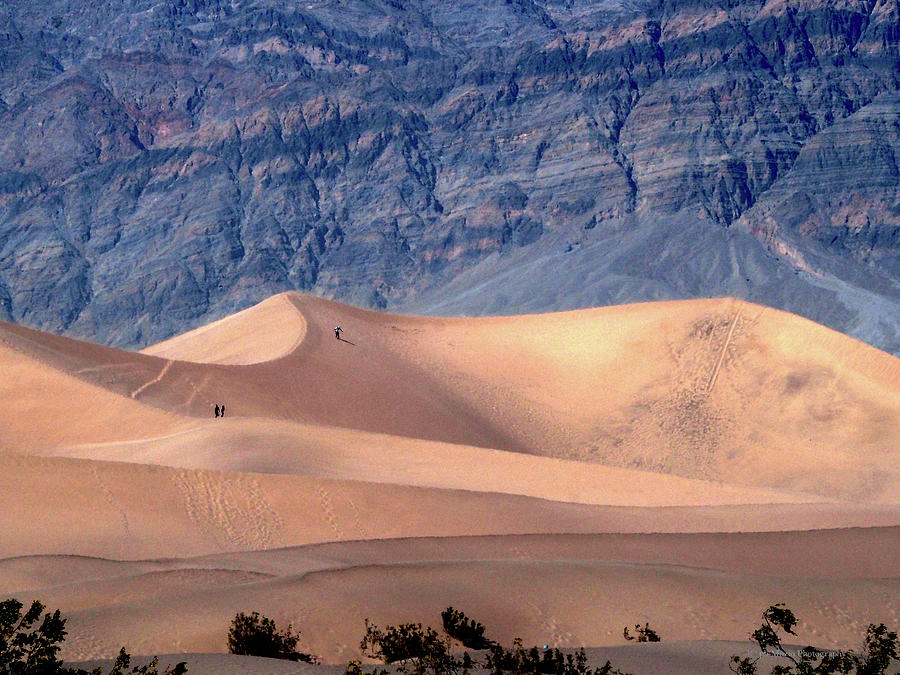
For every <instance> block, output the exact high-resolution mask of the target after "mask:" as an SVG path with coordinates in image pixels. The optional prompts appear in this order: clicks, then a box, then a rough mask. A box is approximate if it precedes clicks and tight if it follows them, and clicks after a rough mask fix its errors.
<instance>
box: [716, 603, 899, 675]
mask: <svg viewBox="0 0 900 675" xmlns="http://www.w3.org/2000/svg"><path fill="white" fill-rule="evenodd" d="M762 618H763V622H762V625H760V627H759V628H757V629H756V630H754V631H753V632H752V633H751V634H750V637H751V639H752V640H753V641H754V642H756V644H757V645H759V650H760V654H761V655H762V654H765V655H768V656H774V657H777V658H779V659H781V660H782V661H784V662H785V663H783V664H779V665H777V666H774V667H773V668H772V670H771V675H813V674H815V675H835V674H837V673H842V674H843V675H850V674H851V673H853V674H855V675H885V674H886V673H887V670H888V668H890V666H891V663H892V662H893V661H894V660H895V659H897V658H900V641H898V639H897V633H895V632H893V631H889V630H888V629H887V627H886V626H885V625H884V624H883V623H881V624H878V625H877V626H876V625H874V624H869V627H868V628H867V629H866V637H865V647H866V651H865V653H864V654H857V653H856V652H853V651H852V650H847V651H834V650H821V649H816V648H815V647H804V648H803V649H801V650H790V651H789V650H787V649H785V648H784V645H783V644H782V642H781V640H782V637H781V635H779V632H784V633H786V634H788V635H796V633H795V632H794V626H796V625H797V617H795V616H794V613H793V612H792V611H791V610H789V609H788V608H787V607H785V606H784V604H778V605H771V606H770V607H769V608H768V609H766V611H764V612H763V615H762ZM761 655H760V656H759V657H757V658H755V659H753V658H750V657H744V658H741V657H739V656H732V657H731V664H730V666H729V668H730V669H731V672H733V673H737V675H756V673H757V670H756V663H757V662H758V661H759V659H760V658H762V656H761Z"/></svg>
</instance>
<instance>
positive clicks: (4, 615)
mask: <svg viewBox="0 0 900 675" xmlns="http://www.w3.org/2000/svg"><path fill="white" fill-rule="evenodd" d="M23 607H24V605H23V604H22V603H21V602H19V601H18V600H16V599H15V598H10V599H8V600H4V601H3V602H0V673H12V674H15V675H18V674H19V673H22V674H25V673H27V674H28V675H31V673H35V674H37V673H58V672H62V661H60V660H59V659H58V658H57V654H59V649H60V645H61V644H62V642H63V640H65V639H66V620H65V619H64V618H62V616H60V613H59V610H56V611H55V612H53V613H52V614H51V613H49V612H48V613H47V614H44V617H43V619H42V620H41V614H43V612H44V605H42V604H41V603H40V602H38V601H37V600H35V601H34V602H32V603H31V607H29V608H28V611H26V612H24V613H23V612H22V608H23ZM38 620H40V623H38Z"/></svg>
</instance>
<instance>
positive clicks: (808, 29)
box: [0, 0, 900, 353]
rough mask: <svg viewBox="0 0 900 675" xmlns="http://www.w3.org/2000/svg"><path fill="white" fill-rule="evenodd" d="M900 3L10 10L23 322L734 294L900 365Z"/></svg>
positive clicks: (58, 3) (0, 55) (9, 103)
mask: <svg viewBox="0 0 900 675" xmlns="http://www.w3.org/2000/svg"><path fill="white" fill-rule="evenodd" d="M898 41H900V3H898V1H897V0H831V1H829V2H818V1H815V0H759V1H757V0H753V1H751V0H743V1H742V0H718V1H712V0H683V1H682V0H647V1H646V2H629V1H623V0H603V1H601V2H590V1H588V0H541V1H539V0H481V1H480V2H472V1H470V0H457V1H454V2H438V1H437V0H304V1H303V2H298V3H294V2H291V3H285V2H277V1H276V0H162V1H160V0H109V1H108V2H103V3H82V2H75V1H74V0H45V1H44V2H41V3H35V2H32V1H31V0H5V2H4V4H3V5H2V6H0V318H4V319H11V320H13V321H16V322H20V323H24V324H28V325H32V326H36V327H40V328H43V329H49V330H53V331H56V332H61V333H67V334H70V335H73V336H78V337H86V338H91V339H94V340H98V341H102V342H105V343H107V344H111V345H125V346H137V345H144V344H147V343H149V342H153V341H157V340H160V339H162V338H165V337H167V336H169V335H171V334H173V333H174V332H178V331H182V330H185V329H186V328H189V327H191V326H193V325H197V324H200V323H203V322H206V321H209V320H211V319H214V318H217V317H218V316H222V315H224V314H226V313H229V312H232V311H234V310H236V309H239V308H241V307H244V306H247V305H249V304H250V303H252V302H255V301H257V300H259V299H261V298H263V297H265V296H267V295H270V294H272V293H275V292H278V291H282V290H286V289H300V290H304V291H308V292H313V293H316V294H320V295H324V296H327V297H334V298H338V299H342V300H345V301H351V302H355V303H358V304H362V305H368V306H375V307H381V308H390V309H399V310H403V311H407V310H408V311H424V312H432V313H468V314H477V313H489V312H490V313H496V312H500V313H511V312H521V311H539V310H540V311H543V310H551V309H564V308H571V307H577V306H586V305H597V304H606V303H612V302H629V301H639V300H649V299H660V298H675V297H696V296H712V295H724V294H730V295H735V296H738V297H742V298H746V299H749V300H752V301H755V302H761V303H764V304H769V305H774V306H777V307H781V308H784V309H788V310H790V311H794V312H797V313H800V314H803V315H805V316H808V317H810V318H812V319H814V320H816V321H820V322H822V323H825V324H827V325H830V326H832V327H835V328H837V329H839V330H843V331H845V332H848V333H849V334H851V335H854V336H857V337H860V338H861V339H864V340H867V341H869V342H871V343H872V344H875V345H877V346H879V347H882V348H884V349H887V350H889V351H893V352H894V353H900V170H898V162H900V47H898Z"/></svg>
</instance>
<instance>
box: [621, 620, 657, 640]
mask: <svg viewBox="0 0 900 675" xmlns="http://www.w3.org/2000/svg"><path fill="white" fill-rule="evenodd" d="M622 633H623V636H624V637H625V639H626V640H628V641H629V642H660V637H659V634H658V633H657V632H656V631H655V630H653V629H652V628H650V624H649V623H644V625H643V626H641V625H640V624H639V623H636V624H634V635H632V634H631V633H629V632H628V626H625V630H624V631H622Z"/></svg>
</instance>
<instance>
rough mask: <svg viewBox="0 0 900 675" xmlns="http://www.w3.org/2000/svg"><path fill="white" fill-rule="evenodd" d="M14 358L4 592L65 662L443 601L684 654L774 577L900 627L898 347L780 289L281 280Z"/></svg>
mask: <svg viewBox="0 0 900 675" xmlns="http://www.w3.org/2000/svg"><path fill="white" fill-rule="evenodd" d="M335 325H341V326H343V328H344V330H345V332H344V335H343V338H344V339H342V340H335V338H334V336H333V334H332V332H331V330H332V328H333V327H334V326H335ZM0 372H2V373H3V377H2V378H0V404H2V405H3V406H4V408H3V409H4V410H5V411H6V412H7V418H8V419H7V422H6V424H5V426H4V429H3V433H2V434H0V592H2V593H4V594H6V595H16V596H18V597H21V598H23V599H25V598H30V597H40V598H41V599H42V600H44V601H46V602H49V603H51V604H52V605H55V606H60V607H61V608H62V609H63V610H64V611H65V612H66V613H67V614H68V615H70V616H71V617H72V618H71V623H70V628H71V631H70V640H69V642H68V643H67V646H66V656H67V657H68V658H79V659H88V658H102V657H108V656H111V655H113V654H114V653H115V652H116V651H117V649H118V647H119V646H120V645H121V644H128V645H129V648H130V649H131V650H132V651H134V652H137V653H141V652H145V653H152V652H162V653H173V652H176V653H177V652H186V651H188V652H189V651H198V652H219V651H223V650H224V647H225V645H224V635H225V630H226V628H227V623H228V621H229V620H230V618H231V617H232V616H233V615H234V613H235V612H237V611H239V610H251V609H258V610H260V611H264V612H267V613H270V614H271V615H273V616H275V618H277V619H279V620H292V621H294V622H295V623H296V624H297V625H298V626H299V627H300V628H301V629H302V630H303V631H304V640H305V641H306V644H305V645H304V646H306V647H308V648H309V649H311V650H312V651H315V652H316V653H318V654H320V655H321V656H323V657H324V658H325V659H326V660H327V661H329V662H332V663H339V662H340V661H342V660H346V659H348V658H352V657H355V656H356V655H357V644H358V640H359V637H360V632H361V630H360V627H361V625H362V619H363V618H365V617H366V616H369V617H371V618H373V619H376V620H378V621H381V622H384V621H400V620H410V619H411V620H422V621H430V622H432V623H433V622H435V621H437V620H438V618H437V617H438V614H439V612H440V610H441V609H443V607H445V606H446V605H448V604H454V605H456V606H461V607H463V608H464V609H465V610H466V611H470V612H471V613H472V614H473V615H475V616H476V617H478V618H479V619H480V620H482V621H484V622H485V623H487V624H488V625H489V626H490V627H492V628H493V630H494V631H495V635H496V637H498V638H500V639H504V640H506V639H511V638H512V637H513V636H515V635H521V636H522V637H523V638H525V639H526V641H533V642H538V643H540V644H544V643H550V644H554V645H560V646H576V645H582V644H583V645H586V646H592V647H598V648H600V647H602V648H606V649H618V648H619V647H617V645H622V642H623V640H622V638H621V629H622V627H623V626H624V625H626V624H628V623H634V622H636V621H643V620H651V622H652V623H653V625H654V626H655V627H657V628H658V629H659V630H660V632H661V633H663V635H664V636H665V637H666V639H667V640H675V641H679V642H678V645H680V646H673V647H672V648H671V650H670V651H669V652H666V651H665V650H663V651H659V648H654V649H657V650H658V651H659V653H658V654H657V653H656V652H654V654H656V656H654V655H653V654H650V656H649V657H646V655H647V654H648V653H649V652H643V653H641V652H634V651H628V650H626V651H624V652H622V655H623V658H625V659H626V660H627V659H629V658H631V659H632V660H633V662H634V663H637V664H640V663H643V662H642V661H641V659H642V658H644V657H646V658H649V661H646V659H645V661H646V663H648V664H650V663H655V664H657V666H653V667H658V664H659V663H660V661H659V659H661V658H663V656H662V655H664V654H669V657H671V658H675V659H676V660H678V659H681V661H680V662H681V663H683V664H686V665H684V668H686V669H688V670H685V671H684V672H691V671H690V670H689V668H690V667H691V666H690V664H695V666H694V667H697V666H696V664H701V663H707V664H708V663H709V662H710V661H709V659H711V658H713V656H712V655H715V654H718V653H719V652H718V651H717V650H719V649H724V646H723V645H731V644H734V643H729V642H723V641H735V640H737V641H740V640H742V639H744V638H745V637H746V633H747V630H748V629H749V628H750V627H751V626H752V625H753V624H754V622H755V620H756V618H757V617H758V615H759V612H760V611H761V609H762V608H763V607H765V606H766V605H767V604H770V603H772V602H778V601H786V602H788V603H789V604H790V605H791V606H792V607H793V608H794V609H795V611H797V613H798V615H801V616H802V617H803V618H804V621H806V623H805V624H804V625H803V626H802V629H803V630H804V631H806V635H807V636H808V638H809V641H812V642H815V643H817V644H820V645H822V646H841V645H847V644H849V641H851V640H853V641H854V642H853V643H852V644H854V645H855V641H858V639H859V637H860V636H861V634H862V631H863V630H864V629H865V623H866V622H868V621H878V620H884V621H886V622H888V623H889V624H891V623H892V624H893V626H894V627H898V624H900V615H898V611H900V610H898V608H900V585H898V579H900V566H898V562H897V559H896V556H895V555H893V552H895V551H896V550H897V549H898V548H900V499H898V495H900V443H898V439H900V360H898V359H896V358H894V357H892V356H890V355H888V354H885V353H883V352H879V351H878V350H875V349H873V348H871V347H868V346H866V345H864V344H862V343H859V342H857V341H855V340H852V339H850V338H847V337H846V336H843V335H840V334H837V333H835V332H833V331H830V330H828V329H825V328H823V327H821V326H818V325H816V324H813V323H811V322H809V321H806V320H803V319H800V318H799V317H796V316H792V315H788V314H785V313H783V312H778V311H775V310H770V309H767V308H763V307H760V306H756V305H752V304H748V303H744V302H740V301H736V300H732V299H717V300H704V301H690V302H666V303H648V304H642V305H631V306H625V307H609V308H602V309H595V310H581V311H576V312H564V313H560V314H553V315H542V316H537V315H535V316H521V317H502V318H500V317H497V318H483V319H445V318H421V317H406V316H398V315H391V314H381V313H375V312H369V311H364V310H360V309H356V308H352V307H347V306H343V305H340V304H337V303H334V302H330V301H327V300H322V299H318V298H312V297H305V296H299V295H296V294H284V295H280V296H275V297H273V298H271V299H269V300H267V301H266V302H264V303H262V304H260V305H258V306H257V307H254V308H251V309H248V310H245V311H244V312H241V313H238V314H236V315H234V316H232V317H227V318H225V319H222V320H221V321H218V322H215V323H214V324H210V325H208V326H204V327H202V328H199V329H196V330H194V331H191V332H189V333H186V334H184V335H182V336H178V337H176V338H173V339H171V340H167V341H166V342H164V343H161V344H159V345H154V346H152V347H149V348H148V349H146V350H144V351H143V352H141V353H132V352H125V351H121V350H115V349H109V348H105V347H101V346H98V345H91V344H88V343H83V342H79V341H76V340H71V339H67V338H60V337H56V336H53V335H49V334H46V333H41V332H39V331H33V330H30V329H27V328H22V327H19V326H14V325H11V324H0ZM217 404H225V405H226V409H227V416H226V417H225V418H224V419H216V418H215V417H214V416H213V409H214V406H215V405H217ZM701 644H705V645H711V646H710V647H709V649H708V650H705V649H706V648H701V647H698V646H697V645H701ZM628 649H631V650H633V649H634V646H632V647H629V648H628ZM698 650H699V651H698ZM704 650H705V651H704ZM629 654H630V655H631V656H629ZM641 654H643V655H644V656H641ZM669 657H666V658H669ZM204 658H206V662H208V663H210V664H215V663H220V665H222V664H225V662H224V661H222V662H220V661H216V660H215V658H213V657H204ZM715 658H718V657H717V656H716V657H715ZM210 659H211V660H210ZM654 659H657V660H655V661H654ZM228 663H230V664H231V665H228V666H227V668H231V667H232V666H233V662H228ZM245 665H246V664H245ZM222 667H225V665H222ZM647 667H650V666H647ZM703 667H706V666H703ZM209 668H211V670H210V671H209V672H215V666H213V665H210V666H209ZM227 668H226V670H225V671H223V672H227ZM253 668H256V669H257V670H256V671H254V672H283V671H279V670H277V669H275V670H271V671H266V670H265V667H264V664H259V663H256V664H255V665H253V666H252V668H251V670H252V669H253ZM260 669H261V670H260ZM286 672H293V671H286ZM648 672H649V671H648ZM653 672H658V670H657V671H653ZM694 672H703V671H694Z"/></svg>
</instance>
